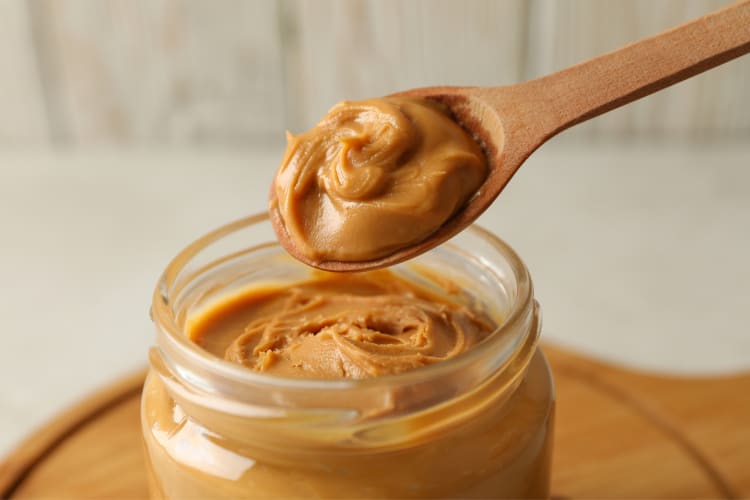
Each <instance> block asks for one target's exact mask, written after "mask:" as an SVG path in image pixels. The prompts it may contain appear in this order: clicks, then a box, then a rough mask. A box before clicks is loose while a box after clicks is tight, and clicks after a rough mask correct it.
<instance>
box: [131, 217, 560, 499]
mask: <svg viewBox="0 0 750 500" xmlns="http://www.w3.org/2000/svg"><path fill="white" fill-rule="evenodd" d="M248 242H251V246H250V247H248V246H247V244H248ZM304 311H307V312H309V314H307V313H305V312H304ZM153 317H154V321H155V323H156V326H157V347H155V348H153V349H152V351H151V356H150V359H151V371H150V374H149V377H148V380H147V383H146V386H145V389H144V395H143V406H142V421H143V431H144V437H145V442H146V449H147V456H148V463H149V473H150V478H151V491H152V495H153V496H154V497H165V498H183V497H187V496H201V497H214V498H215V497H224V498H300V497H317V498H321V497H322V498H329V497H330V498H418V497H443V498H446V497H454V498H471V497H477V498H479V497H481V498H498V497H513V498H522V497H528V498H538V497H544V496H547V495H548V485H549V465H550V463H549V462H550V452H551V450H550V446H551V437H552V436H551V434H552V421H553V407H554V402H553V389H552V380H551V376H550V372H549V368H548V366H547V364H546V361H545V360H544V357H543V355H542V353H541V352H540V351H539V350H538V348H537V340H538V336H539V331H540V323H539V310H538V305H537V304H536V302H535V301H534V298H533V290H532V285H531V281H530V277H529V275H528V272H527V270H526V268H525V266H524V265H523V263H522V262H521V261H520V259H519V258H518V256H517V255H515V253H514V252H513V251H512V250H511V249H510V248H509V247H507V246H506V245H505V244H504V243H503V242H501V241H500V240H499V239H497V238H496V237H494V236H493V235H491V234H489V233H487V232H485V231H483V230H481V229H479V228H476V227H473V228H471V229H469V230H467V231H465V232H463V233H461V234H460V235H459V236H458V237H456V238H455V239H454V240H451V242H449V243H447V244H445V245H442V246H441V247H438V248H436V249H435V250H432V251H430V252H428V253H426V254H424V255H422V256H421V257H419V258H418V259H417V260H416V261H415V262H410V263H406V264H402V265H399V266H395V267H393V268H391V269H389V270H387V271H377V272H374V273H368V274H362V275H343V276H331V275H328V274H324V273H320V272H318V271H313V270H311V269H310V268H308V267H306V266H304V265H302V264H300V263H298V262H297V261H295V260H294V259H292V258H291V257H289V256H288V255H287V254H286V252H284V250H283V249H282V248H281V247H280V246H279V245H278V243H277V242H275V236H274V233H273V230H272V228H271V226H270V223H269V222H268V220H267V217H266V216H257V217H253V218H250V219H245V220H242V221H238V222H236V223H233V224H230V225H228V226H225V227H223V228H220V229H218V230H216V231H214V232H213V233H211V234H209V235H207V236H206V237H204V238H201V239H200V240H199V241H198V242H196V243H195V244H193V245H191V246H190V247H188V248H187V249H186V250H185V251H183V252H182V254H180V255H179V256H178V257H177V258H175V260H174V261H173V262H172V264H170V266H169V267H168V268H167V270H166V272H165V273H164V278H163V279H162V281H161V282H160V284H159V286H158V287H157V292H156V293H155V297H154V303H153ZM337 324H338V325H342V324H343V325H344V327H338V326H336V325H337Z"/></svg>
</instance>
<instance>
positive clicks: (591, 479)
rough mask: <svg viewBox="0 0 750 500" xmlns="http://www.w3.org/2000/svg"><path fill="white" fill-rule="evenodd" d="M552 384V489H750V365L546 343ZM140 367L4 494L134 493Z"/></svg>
mask: <svg viewBox="0 0 750 500" xmlns="http://www.w3.org/2000/svg"><path fill="white" fill-rule="evenodd" d="M545 352H546V353H547V356H548V358H549V360H550V363H551V365H552V369H553V372H554V377H555V384H556V391H557V417H556V419H557V420H556V428H555V443H554V457H553V473H552V494H553V497H565V498H605V497H610V498H656V497H658V498H706V497H711V498H736V497H745V496H750V425H749V423H750V397H748V394H750V373H748V374H744V375H741V376H735V377H723V378H689V379H688V378H664V377H655V376H649V375H645V374H639V373H634V372H629V371H626V370H622V369H619V368H615V367H612V366H608V365H605V364H602V363H600V362H594V361H590V360H587V359H585V358H582V357H580V356H577V355H575V354H572V353H570V352H566V351H563V350H561V349H559V348H555V347H553V346H546V347H545ZM143 377H144V373H143V372H138V373H136V374H134V375H132V376H130V377H128V378H125V379H123V380H120V381H118V382H117V383H115V384H113V385H112V386H110V387H108V388H106V389H104V390H103V391H100V392H99V393H97V394H95V395H93V396H91V397H90V398H89V399H87V400H85V401H84V402H82V403H81V404H79V405H78V406H76V407H73V408H71V409H70V410H69V411H68V412H66V413H64V414H63V415H60V416H59V417H58V418H57V419H56V420H54V421H52V422H50V423H49V424H48V425H47V426H46V427H44V428H42V429H41V430H40V431H39V432H38V433H36V434H34V435H33V436H31V437H30V438H29V439H28V440H27V441H26V442H25V443H23V444H22V445H21V446H20V447H19V448H17V449H16V451H15V452H13V453H12V454H11V455H10V456H9V457H8V459H7V460H6V461H5V462H3V463H2V464H0V497H2V498H31V497H50V496H54V497H56V498H65V497H71V498H124V497H128V498H141V497H145V496H146V495H147V490H146V480H145V476H144V462H143V456H142V449H141V437H140V425H139V402H140V389H141V384H142V382H143Z"/></svg>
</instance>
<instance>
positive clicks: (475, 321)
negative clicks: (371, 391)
mask: <svg viewBox="0 0 750 500" xmlns="http://www.w3.org/2000/svg"><path fill="white" fill-rule="evenodd" d="M494 329H495V324H494V323H493V322H492V321H491V320H490V319H489V318H488V317H486V315H484V314H482V313H479V312H476V311H473V310H471V309H469V308H468V307H466V306H464V305H461V304H458V303H456V302H453V301H451V300H449V299H447V298H445V297H441V296H439V295H438V294H433V293H431V292H428V291H426V290H424V289H421V288H419V287H418V286H416V285H414V284H412V283H410V282H408V281H406V280H404V279H401V278H399V277H398V276H396V275H395V274H394V273H392V272H390V271H376V272H370V273H364V274H344V275H340V274H337V275H331V274H327V273H326V274H323V273H320V274H319V276H318V278H317V279H313V280H310V281H306V282H301V283H297V284H294V285H291V286H285V287H283V288H276V289H274V288H263V289H255V290H251V291H249V292H248V293H246V294H244V295H241V296H239V297H236V298H235V299H233V300H231V301H228V302H226V303H223V304H220V305H219V306H218V307H217V308H215V309H213V310H212V311H210V312H209V313H207V314H205V315H203V316H201V318H199V320H198V321H196V322H194V323H193V325H192V327H191V328H190V332H189V335H190V337H191V338H192V339H193V340H194V341H195V342H196V343H197V344H199V345H200V346H202V347H203V348H205V349H206V350H208V351H210V352H212V353H213V354H215V355H217V356H222V357H224V358H225V359H227V360H229V361H232V362H235V363H239V364H241V365H244V366H246V367H248V368H250V369H252V370H255V371H258V372H265V373H268V374H273V375H277V376H284V377H307V378H327V379H330V378H357V379H359V378H367V377H374V376H379V375H386V374H393V373H400V372H404V371H407V370H411V369H414V368H418V367H420V366H425V365H429V364H432V363H436V362H439V361H442V360H445V359H448V358H452V357H454V356H456V355H458V354H460V353H462V352H464V351H466V350H468V349H470V348H472V347H473V346H475V345H477V344H478V343H479V342H481V341H482V340H483V339H484V338H486V337H487V336H488V335H489V334H490V333H492V331H493V330H494Z"/></svg>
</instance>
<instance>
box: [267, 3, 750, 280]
mask: <svg viewBox="0 0 750 500" xmlns="http://www.w3.org/2000/svg"><path fill="white" fill-rule="evenodd" d="M747 52H750V0H742V1H739V2H736V3H733V4H731V5H729V6H727V7H725V8H723V9H720V10H717V11H715V12H712V13H710V14H708V15H705V16H703V17H700V18H698V19H695V20H693V21H690V22H688V23H686V24H683V25H681V26H678V27H676V28H672V29H670V30H668V31H665V32H662V33H660V34H658V35H656V36H653V37H650V38H645V39H643V40H640V41H637V42H635V43H632V44H630V45H626V46H625V47H622V48H620V49H618V50H615V51H613V52H610V53H608V54H604V55H602V56H599V57H596V58H594V59H591V60H588V61H585V62H583V63H579V64H577V65H575V66H572V67H570V68H567V69H564V70H561V71H558V72H557V73H553V74H551V75H547V76H544V77H541V78H538V79H535V80H530V81H527V82H523V83H519V84H515V85H509V86H504V87H445V86H443V87H427V88H419V89H412V90H407V91H404V92H399V93H398V94H396V95H402V96H413V97H422V98H427V99H432V100H436V101H439V102H441V103H443V104H444V105H445V106H447V107H448V108H449V110H450V111H451V112H452V114H453V117H454V119H455V120H456V121H457V122H458V123H459V124H461V125H462V126H463V127H464V128H465V129H466V130H467V131H469V132H470V133H471V134H472V135H473V136H474V137H475V139H477V140H478V142H479V143H480V144H481V145H482V146H483V148H484V151H485V154H486V155H487V160H488V165H489V174H488V176H487V178H486V179H485V181H484V183H483V184H482V186H481V187H480V188H479V190H478V191H477V192H476V193H475V194H474V195H473V197H472V198H471V199H470V200H469V201H468V202H467V203H466V204H465V205H464V207H463V209H461V210H460V211H459V212H457V213H456V214H454V215H453V216H452V217H451V218H450V219H448V220H447V221H446V222H445V223H444V224H443V225H442V226H441V227H440V228H439V229H438V230H437V231H435V232H434V233H432V234H431V235H430V236H428V237H427V238H426V239H424V240H422V241H420V242H418V243H416V244H414V245H411V246H408V247H404V248H401V249H398V250H396V251H395V252H393V253H391V254H390V255H387V256H385V257H381V258H377V259H374V260H368V261H357V262H344V261H322V262H319V261H310V260H309V259H308V258H307V257H306V256H305V255H304V254H303V253H302V252H299V251H298V250H297V249H296V248H295V247H294V243H293V242H292V241H291V240H290V239H289V237H288V234H287V233H286V229H285V228H284V224H283V221H282V220H281V216H280V214H279V213H278V212H277V211H276V210H271V213H270V217H271V222H272V224H273V225H274V229H275V230H276V232H277V235H278V236H279V241H280V242H281V244H282V245H283V246H284V248H286V249H287V251H289V253H291V254H292V255H293V256H294V257H296V258H297V259H299V260H301V261H302V262H305V263H307V264H309V265H311V266H314V267H317V268H320V269H324V270H327V271H364V270H367V269H375V268H379V267H385V266H389V265H393V264H397V263H399V262H402V261H405V260H408V259H410V258H412V257H415V256H417V255H419V254H421V253H423V252H426V251H427V250H430V249H432V248H434V247H436V246H437V245H439V244H440V243H442V242H444V241H446V240H448V239H449V238H451V237H452V236H455V235H456V234H457V233H458V232H460V231H461V230H462V229H464V228H465V227H467V226H468V225H469V224H471V223H472V222H474V220H476V218H477V217H479V215H481V214H482V212H484V211H485V210H486V209H487V208H488V207H489V205H490V204H491V203H492V202H493V201H494V200H495V198H497V196H498V195H499V194H500V192H501V191H502V190H503V188H504V187H505V185H506V184H507V183H508V181H510V179H511V177H513V174H515V172H516V171H517V170H518V168H519V167H520V166H521V165H522V164H523V162H524V161H525V160H526V159H527V158H528V157H529V155H531V153H533V152H534V151H535V150H536V149H537V148H538V147H539V146H541V145H542V144H543V143H544V142H546V141H547V140H548V139H550V138H551V137H553V136H554V135H556V134H557V133H559V132H561V131H563V130H565V129H567V128H569V127H572V126H573V125H576V124H578V123H581V122H584V121H586V120H588V119H590V118H594V117H595V116H598V115H601V114H602V113H606V112H607V111H611V110H613V109H615V108H618V107H620V106H623V105H625V104H628V103H630V102H632V101H635V100H636V99H640V98H641V97H645V96H647V95H649V94H652V93H654V92H656V91H658V90H661V89H663V88H665V87H668V86H670V85H672V84H674V83H677V82H680V81H682V80H685V79H687V78H690V77H691V76H694V75H696V74H698V73H701V72H703V71H706V70H708V69H711V68H713V67H714V66H718V65H719V64H722V63H724V62H727V61H729V60H731V59H734V58H736V57H739V56H741V55H743V54H745V53H747ZM749 97H750V96H749ZM740 105H745V103H740ZM271 191H272V193H273V188H272V190H271Z"/></svg>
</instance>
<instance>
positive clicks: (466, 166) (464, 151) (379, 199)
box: [271, 97, 487, 262]
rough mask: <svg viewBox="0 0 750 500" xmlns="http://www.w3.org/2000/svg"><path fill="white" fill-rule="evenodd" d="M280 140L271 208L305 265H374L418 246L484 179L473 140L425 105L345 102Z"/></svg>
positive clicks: (439, 110) (394, 99)
mask: <svg viewBox="0 0 750 500" xmlns="http://www.w3.org/2000/svg"><path fill="white" fill-rule="evenodd" d="M287 143H288V144H287V149H286V153H285V155H284V158H283V161H282V164H281V167H280V168H279V170H278V172H277V174H276V179H275V183H274V194H275V197H274V196H272V199H271V210H276V211H277V213H278V214H279V216H280V218H281V220H282V221H283V225H284V227H285V229H286V232H287V235H288V237H289V239H290V240H291V241H292V243H293V244H294V246H295V248H297V249H298V250H299V251H301V252H303V253H304V254H305V255H306V256H307V257H308V258H309V259H310V260H311V261H318V262H320V261H331V260H337V261H366V260H372V259H376V258H379V257H383V256H386V255H388V254H390V253H392V252H394V251H395V250H398V249H400V248H404V247H407V246H409V245H412V244H415V243H418V242H420V241H422V240H423V239H425V238H426V237H428V236H429V235H430V234H432V233H433V232H434V231H435V230H437V229H438V228H439V227H440V226H441V225H442V224H443V223H444V222H445V221H446V220H448V219H449V218H450V217H451V216H452V215H453V214H454V213H456V212H457V211H458V210H459V209H460V208H461V207H462V206H463V205H464V204H465V203H466V201H467V200H468V199H469V198H470V197H471V196H472V195H473V194H474V193H475V192H476V191H477V189H478V188H479V186H480V185H481V183H482V182H483V181H484V179H485V177H486V175H487V165H486V160H485V157H484V154H483V152H482V150H481V148H480V147H479V146H478V144H477V143H476V142H475V141H474V140H473V139H472V138H471V137H470V136H469V134H468V133H467V132H465V131H464V130H463V129H462V128H461V127H460V126H459V125H458V124H457V123H456V122H454V121H453V119H451V117H450V116H449V115H448V113H447V112H446V111H444V110H443V108H442V107H441V106H440V105H439V104H437V103H434V102H432V101H427V100H423V99H415V98H405V97H399V98H397V97H389V98H380V99H369V100H365V101H359V102H347V101H344V102H341V103H339V104H337V105H336V106H334V107H333V108H332V109H331V110H330V111H329V113H328V114H327V115H326V116H325V117H324V118H323V120H322V121H321V122H320V123H318V124H317V125H316V126H315V127H313V128H312V129H311V130H309V131H307V132H305V133H302V134H300V135H297V136H293V135H291V134H289V133H288V134H287Z"/></svg>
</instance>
